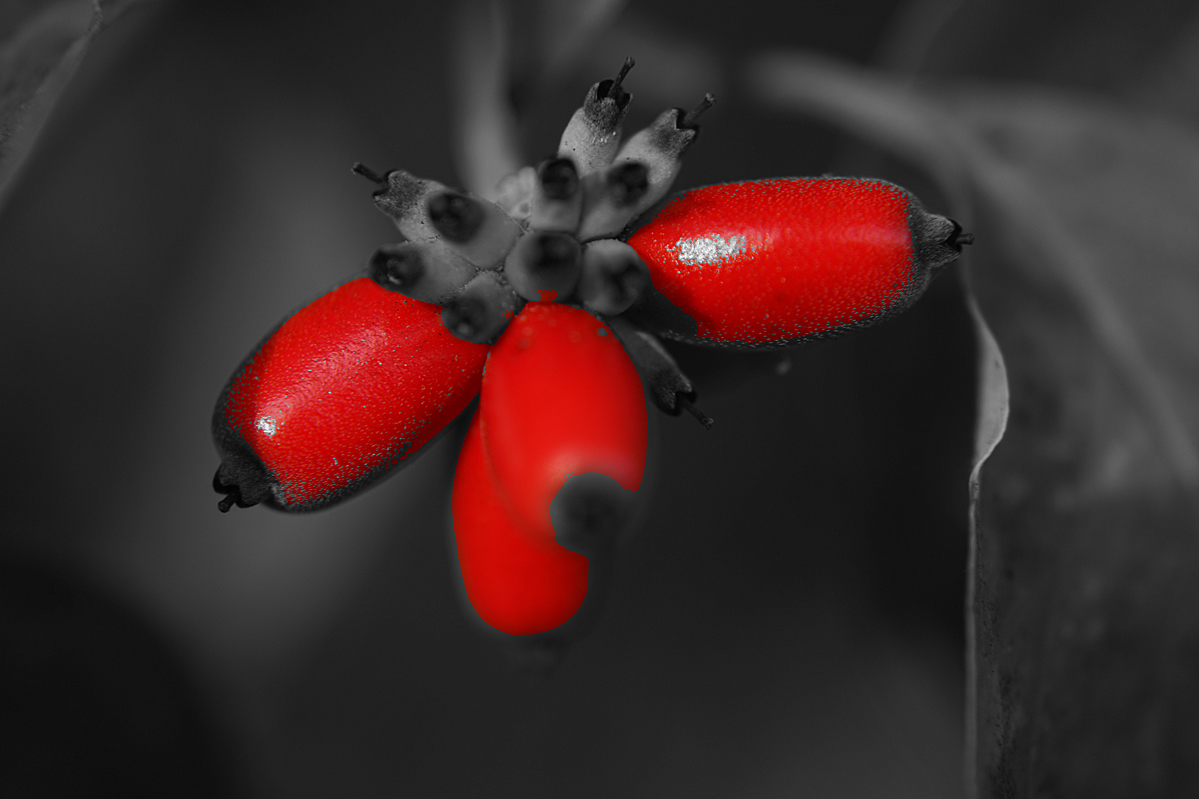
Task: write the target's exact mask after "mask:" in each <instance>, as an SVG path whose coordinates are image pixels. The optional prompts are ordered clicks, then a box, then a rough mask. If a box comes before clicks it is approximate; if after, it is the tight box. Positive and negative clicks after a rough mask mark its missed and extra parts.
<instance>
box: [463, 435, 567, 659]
mask: <svg viewBox="0 0 1199 799" xmlns="http://www.w3.org/2000/svg"><path fill="white" fill-rule="evenodd" d="M453 509H454V510H453V514H454V540H455V542H456V543H457V545H458V564H459V566H460V567H461V569H462V582H463V585H464V587H465V588H466V595H467V598H468V599H469V600H470V604H471V606H472V607H473V608H474V609H475V612H477V613H478V614H479V616H480V617H481V618H482V619H483V621H485V622H487V624H489V625H491V626H492V627H494V628H495V629H497V630H499V631H501V632H505V633H508V634H510V635H532V634H535V633H543V632H548V631H549V630H553V629H555V628H557V627H561V626H562V625H563V624H565V623H566V622H568V621H570V620H571V618H572V617H574V615H575V613H576V612H577V611H578V610H579V608H580V607H581V606H582V604H583V600H584V599H585V598H586V596H587V577H588V563H587V558H586V557H584V556H583V555H580V554H578V553H577V552H571V551H570V550H568V549H565V548H563V547H562V546H559V545H558V544H557V543H555V542H554V541H553V540H552V538H551V537H549V536H542V537H533V536H530V535H528V534H527V533H523V532H520V531H518V526H517V523H516V522H515V521H513V519H512V516H511V513H510V511H509V510H508V508H507V506H506V504H505V502H504V500H503V498H502V497H501V496H500V494H499V493H498V489H497V488H496V485H495V480H494V479H493V478H492V474H491V467H490V466H489V465H488V463H487V457H486V455H485V453H484V449H483V437H482V434H481V430H480V424H479V415H478V414H476V415H475V418H474V420H473V421H472V422H471V425H470V430H469V431H468V432H467V434H466V440H465V441H464V442H463V444H462V451H461V452H460V453H459V455H458V469H457V471H456V472H455V473H454V499H453ZM550 535H551V536H552V532H551V534H550Z"/></svg>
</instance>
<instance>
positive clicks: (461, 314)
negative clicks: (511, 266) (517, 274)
mask: <svg viewBox="0 0 1199 799" xmlns="http://www.w3.org/2000/svg"><path fill="white" fill-rule="evenodd" d="M521 304H522V303H521V300H520V298H519V297H517V296H516V292H514V291H513V290H512V287H511V286H509V285H508V284H507V283H506V282H505V281H504V279H503V278H502V277H500V276H499V275H498V274H496V273H495V272H481V273H479V274H478V275H477V276H476V277H475V278H474V279H473V280H471V281H470V282H469V283H467V284H466V286H465V287H464V288H463V289H462V291H460V292H459V293H458V294H457V295H456V296H455V297H453V298H452V299H451V300H449V301H448V302H446V304H445V305H444V306H443V307H442V309H441V322H442V324H444V325H445V326H446V329H447V330H449V331H450V332H451V333H453V334H454V335H455V336H457V337H458V338H460V339H465V340H466V341H473V342H475V343H476V344H485V343H490V342H492V341H494V340H495V339H496V338H498V337H499V335H500V333H502V332H504V329H505V328H507V327H508V323H509V322H510V321H512V318H513V317H514V316H516V313H517V311H519V310H520V306H521Z"/></svg>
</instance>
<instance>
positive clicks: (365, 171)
mask: <svg viewBox="0 0 1199 799" xmlns="http://www.w3.org/2000/svg"><path fill="white" fill-rule="evenodd" d="M350 171H351V172H353V173H354V174H356V175H362V177H364V178H366V179H367V180H369V181H371V182H372V183H374V184H375V185H377V186H381V187H383V188H387V178H386V177H384V176H383V175H380V174H379V173H378V172H376V171H375V170H373V169H371V168H370V167H369V166H367V165H366V164H364V163H362V162H361V161H355V162H354V166H352V167H350Z"/></svg>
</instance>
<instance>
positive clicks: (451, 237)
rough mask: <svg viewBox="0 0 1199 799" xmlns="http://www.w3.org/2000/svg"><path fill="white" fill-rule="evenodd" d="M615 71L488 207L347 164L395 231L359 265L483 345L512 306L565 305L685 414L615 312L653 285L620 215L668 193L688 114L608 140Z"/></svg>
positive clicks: (655, 359) (664, 375)
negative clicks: (396, 239)
mask: <svg viewBox="0 0 1199 799" xmlns="http://www.w3.org/2000/svg"><path fill="white" fill-rule="evenodd" d="M632 67H633V59H631V58H630V59H626V61H625V63H624V65H623V66H622V67H621V69H620V71H619V72H618V73H617V75H616V77H615V78H612V79H607V80H602V81H599V82H598V83H596V84H594V85H593V86H592V87H591V88H590V89H589V90H588V92H587V96H586V98H585V99H584V102H583V105H582V107H581V108H579V109H578V111H576V112H575V114H574V116H572V117H571V119H570V122H569V123H568V124H567V126H566V129H565V130H564V131H563V134H562V139H561V141H560V143H559V146H558V153H557V155H556V157H554V158H551V159H548V160H546V161H543V162H542V163H541V164H539V165H538V166H537V167H536V168H533V167H525V168H523V169H521V170H520V171H518V172H517V173H515V174H513V175H510V176H508V177H507V178H505V179H504V180H502V181H501V182H500V185H499V187H498V188H497V192H496V193H497V196H498V198H499V199H498V200H497V201H496V202H494V203H493V202H489V201H487V200H485V199H483V198H480V197H477V196H474V195H472V194H470V193H468V192H462V191H456V190H454V189H451V188H449V187H447V186H445V185H443V184H441V183H438V182H437V181H433V180H425V179H423V178H418V177H416V176H414V175H412V174H410V173H408V172H405V171H403V170H398V169H397V170H392V171H389V172H386V173H384V174H379V173H377V172H375V171H373V170H371V169H370V168H368V167H366V166H363V165H362V164H355V165H354V167H353V171H354V172H356V173H357V174H360V175H362V176H364V177H366V178H367V179H368V180H370V181H371V182H373V183H375V184H376V185H377V186H378V190H377V191H376V192H375V193H374V199H375V205H376V206H377V207H378V208H379V210H381V211H382V212H383V213H384V214H386V215H387V216H388V217H389V218H390V219H391V220H392V222H394V223H395V226H396V228H397V229H398V230H399V232H400V234H401V235H402V236H403V238H404V241H402V242H400V243H398V244H387V245H384V246H383V247H381V248H380V249H379V250H378V251H377V252H376V253H375V255H374V257H373V258H372V259H371V262H370V267H369V273H370V276H371V277H372V278H373V279H374V280H375V282H377V283H378V284H379V285H381V286H383V287H384V288H387V289H389V290H392V291H397V292H399V293H401V294H404V295H405V296H408V297H412V298H413V299H417V300H421V301H424V302H431V303H435V304H437V305H441V306H442V309H443V310H442V321H443V322H444V323H445V326H446V328H447V329H448V330H449V331H450V332H451V333H453V334H454V335H455V336H458V337H459V338H463V339H466V340H468V341H473V342H477V343H493V342H494V341H495V340H496V339H498V338H499V336H500V335H501V334H502V333H503V332H504V329H505V328H506V327H507V325H508V322H509V321H510V320H511V319H512V318H513V317H514V316H515V315H516V314H517V313H518V312H519V311H520V309H521V307H522V306H523V305H524V303H525V302H529V301H533V302H560V303H568V304H572V305H576V306H580V307H582V308H585V309H587V310H588V311H590V312H592V313H594V314H596V315H598V316H601V317H603V318H604V319H605V321H607V322H608V323H609V324H610V326H611V327H612V329H613V330H614V331H615V332H616V333H617V335H618V337H619V338H620V339H621V341H622V342H623V343H624V345H625V349H626V351H627V352H628V353H629V356H630V358H631V359H632V360H633V362H634V363H635V364H636V365H637V367H638V369H639V371H640V372H641V374H642V377H643V379H644V380H645V382H646V385H647V387H648V389H649V393H650V395H651V397H653V399H654V402H655V403H656V404H657V405H658V406H659V407H660V408H662V409H663V410H664V411H666V412H668V413H672V414H674V413H678V412H679V411H680V410H683V409H685V410H688V411H690V412H692V413H693V414H694V415H695V416H696V418H698V419H699V420H700V421H701V422H703V423H704V425H705V427H707V426H710V425H711V419H710V418H708V417H707V416H705V415H704V414H703V413H702V412H700V411H698V410H696V409H695V408H694V406H692V405H691V400H693V399H694V397H695V392H694V389H693V388H692V386H691V381H690V380H688V379H687V377H686V376H685V375H683V374H682V372H681V371H680V370H679V368H678V366H677V365H676V364H675V363H674V361H673V359H671V358H670V356H669V354H668V353H667V352H666V350H665V349H664V348H663V347H662V345H661V343H660V342H658V341H657V339H656V338H654V337H653V335H652V334H650V333H648V332H646V331H644V330H642V329H640V328H638V327H637V326H636V325H635V324H634V323H633V322H631V321H629V320H627V319H623V318H617V317H619V315H620V314H623V313H624V312H625V311H627V310H629V309H631V308H635V307H636V306H637V305H638V304H639V303H640V302H642V301H643V300H644V299H645V298H646V297H647V295H648V294H650V293H651V292H652V288H653V287H652V285H651V282H650V272H649V269H648V268H647V267H646V265H645V264H644V262H642V260H641V258H640V256H638V255H637V252H636V251H635V250H634V249H633V248H632V247H630V246H629V245H628V244H627V243H625V239H627V238H628V236H627V234H628V232H629V231H628V228H629V226H630V225H631V224H632V222H633V221H634V220H635V219H637V217H639V216H640V215H641V214H642V213H644V212H645V211H647V210H648V209H649V208H650V207H651V206H653V205H654V204H655V203H656V202H658V201H659V200H660V199H662V197H664V196H665V195H666V192H667V191H669V189H670V186H671V185H672V184H673V183H674V180H675V178H676V177H677V176H678V173H679V169H680V167H681V164H682V157H683V154H684V153H685V152H686V150H687V148H688V147H690V146H691V144H692V143H693V142H694V141H695V139H696V137H697V136H698V134H699V127H698V125H697V119H698V118H699V116H700V115H701V114H702V113H703V112H704V111H705V110H707V108H709V107H710V106H711V105H712V103H713V97H712V95H710V94H708V95H705V96H704V98H703V100H702V101H700V103H699V104H698V105H697V106H696V107H695V108H694V109H693V110H691V111H689V112H685V111H683V110H682V109H679V108H672V109H669V110H667V111H665V112H664V113H662V114H661V115H659V117H658V118H657V119H656V120H655V121H654V122H653V123H651V124H650V126H649V127H647V128H645V129H644V130H641V131H639V132H638V133H636V134H634V135H633V136H632V137H630V138H629V139H628V140H627V141H626V142H624V143H623V146H622V142H621V134H622V124H623V122H624V118H625V114H626V113H627V111H628V107H629V103H630V101H631V100H632V95H631V94H630V93H629V92H628V91H626V90H625V88H624V86H623V82H624V79H625V77H626V76H627V75H628V73H629V70H630V69H632Z"/></svg>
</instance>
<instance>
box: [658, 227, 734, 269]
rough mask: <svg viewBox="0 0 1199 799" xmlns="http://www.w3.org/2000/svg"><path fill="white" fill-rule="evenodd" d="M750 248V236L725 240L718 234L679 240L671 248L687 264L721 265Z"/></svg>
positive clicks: (730, 237)
mask: <svg viewBox="0 0 1199 799" xmlns="http://www.w3.org/2000/svg"><path fill="white" fill-rule="evenodd" d="M748 248H749V237H748V236H744V235H741V236H729V237H728V238H725V237H723V236H720V235H718V234H713V235H711V236H704V237H703V238H698V239H679V240H678V241H677V242H675V243H674V245H673V246H672V247H670V249H672V250H674V251H675V253H676V254H677V257H678V259H679V260H680V261H682V262H683V263H685V264H719V263H721V262H722V261H729V260H732V259H734V258H736V257H738V256H739V255H741V253H743V252H745V251H746V250H747V249H748Z"/></svg>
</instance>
